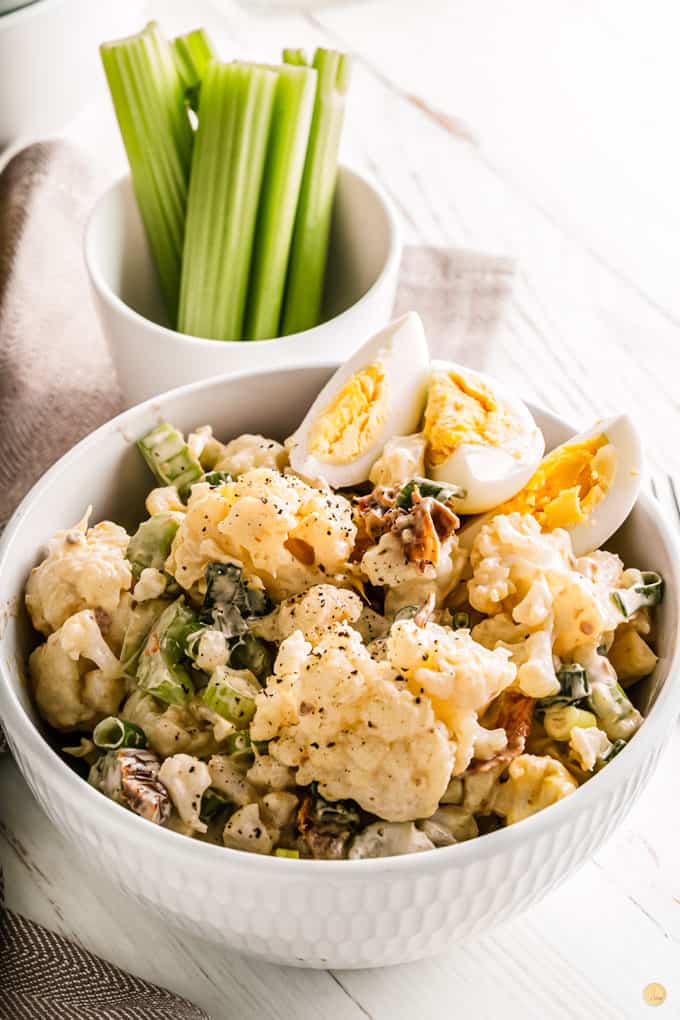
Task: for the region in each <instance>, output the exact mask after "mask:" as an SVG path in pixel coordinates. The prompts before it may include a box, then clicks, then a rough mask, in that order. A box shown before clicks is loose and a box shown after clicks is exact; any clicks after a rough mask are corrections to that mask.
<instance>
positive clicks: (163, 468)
mask: <svg viewBox="0 0 680 1020" xmlns="http://www.w3.org/2000/svg"><path fill="white" fill-rule="evenodd" d="M137 447H138V449H139V452H140V453H141V455H142V457H143V458H144V460H145V461H146V463H147V465H148V466H149V468H150V469H151V472H152V474H153V475H154V477H155V478H156V480H157V481H159V482H160V483H161V485H175V486H176V487H177V491H178V492H179V493H180V495H181V494H183V493H186V492H187V491H188V490H189V489H190V488H191V486H192V485H193V484H194V482H197V481H199V479H200V478H201V477H202V475H203V468H202V467H201V465H200V463H199V462H198V460H197V459H196V458H195V457H194V456H193V455H192V453H191V451H190V450H189V447H188V446H187V444H186V442H185V441H184V436H183V435H182V433H181V432H179V431H178V430H177V429H176V428H175V427H174V425H170V424H169V423H168V422H161V424H160V425H156V427H155V428H153V429H150V430H149V432H146V433H145V434H144V435H143V436H142V437H141V439H138V440H137Z"/></svg>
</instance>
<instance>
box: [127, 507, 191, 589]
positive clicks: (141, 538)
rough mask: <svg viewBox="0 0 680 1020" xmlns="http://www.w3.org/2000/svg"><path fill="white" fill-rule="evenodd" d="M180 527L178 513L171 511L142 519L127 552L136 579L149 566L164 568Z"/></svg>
mask: <svg viewBox="0 0 680 1020" xmlns="http://www.w3.org/2000/svg"><path fill="white" fill-rule="evenodd" d="M178 527H179V521H178V520H177V514H173V513H169V512H166V513H160V514H153V515H152V516H151V517H149V518H148V520H146V521H142V523H141V524H140V525H139V527H138V528H137V530H136V532H135V533H134V535H133V536H132V538H131V539H130V543H129V545H128V547H127V552H126V554H125V555H126V558H127V560H128V561H129V563H130V565H131V567H132V574H133V577H134V578H135V580H137V579H138V578H139V575H140V574H141V572H142V571H143V570H146V569H147V568H148V567H153V568H155V569H156V570H163V567H164V566H165V561H166V560H167V558H168V556H169V555H170V546H171V545H172V540H173V538H174V537H175V532H176V531H177V529H178Z"/></svg>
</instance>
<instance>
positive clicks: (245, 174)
mask: <svg viewBox="0 0 680 1020" xmlns="http://www.w3.org/2000/svg"><path fill="white" fill-rule="evenodd" d="M276 83H277V75H276V74H275V73H274V72H273V71H271V70H268V69H266V68H263V67H256V66H254V65H252V64H243V63H238V62H234V63H231V64H224V63H222V62H221V61H218V60H211V61H210V63H209V64H208V68H207V70H206V73H205V78H204V79H203V84H202V86H201V116H200V119H199V125H198V130H197V132H196V145H195V150H194V157H193V162H192V168H191V183H190V187H189V198H188V203H187V219H186V236H185V243H184V254H183V260H182V280H181V287H180V302H179V319H178V322H179V329H180V330H181V331H182V332H184V333H192V334H193V335H194V336H200V337H209V338H213V339H215V340H240V339H241V338H242V336H243V322H244V316H245V307H246V297H247V287H248V274H249V272H250V265H251V256H252V251H253V242H254V238H255V224H256V217H257V208H258V202H259V198H260V187H261V183H262V176H263V173H264V166H265V157H266V152H267V141H268V138H269V128H270V123H271V116H272V109H273V105H274V93H275V90H276Z"/></svg>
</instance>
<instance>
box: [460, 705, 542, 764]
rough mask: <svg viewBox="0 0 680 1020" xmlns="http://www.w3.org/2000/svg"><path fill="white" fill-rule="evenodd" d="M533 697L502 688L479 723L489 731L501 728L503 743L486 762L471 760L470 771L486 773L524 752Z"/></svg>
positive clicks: (532, 710) (532, 709)
mask: <svg viewBox="0 0 680 1020" xmlns="http://www.w3.org/2000/svg"><path fill="white" fill-rule="evenodd" d="M535 704H536V701H535V699H534V698H528V697H527V696H526V694H522V693H521V691H515V690H505V691H503V692H502V693H501V694H499V696H498V697H497V698H496V700H495V701H494V702H493V704H492V705H491V706H490V707H489V708H488V709H487V711H486V713H485V714H484V717H483V719H482V725H483V726H485V727H486V728H487V729H489V730H495V729H504V730H505V735H506V737H507V740H508V743H507V746H506V747H505V748H504V749H503V750H502V751H499V752H498V754H496V755H494V757H493V758H490V759H489V760H488V761H477V760H475V761H473V762H472V764H471V765H470V768H469V771H470V772H489V771H491V769H493V768H495V767H496V765H499V764H507V763H508V762H511V761H512V760H513V758H517V756H518V755H520V754H522V753H523V752H524V747H525V745H526V742H527V737H528V736H529V733H530V732H531V726H532V723H533V721H534V705H535Z"/></svg>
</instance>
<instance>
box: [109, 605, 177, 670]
mask: <svg viewBox="0 0 680 1020" xmlns="http://www.w3.org/2000/svg"><path fill="white" fill-rule="evenodd" d="M167 607H168V603H167V601H165V599H147V601H146V602H139V603H138V604H137V605H136V606H135V608H134V609H133V610H132V613H131V615H130V620H129V622H128V625H127V627H126V628H125V635H124V637H123V647H122V649H121V653H120V661H121V664H122V666H123V672H124V673H125V675H126V676H134V674H135V671H136V669H137V662H138V660H139V656H140V655H141V652H142V648H143V647H144V645H145V644H146V641H147V638H148V637H149V633H150V631H151V628H152V627H153V625H154V623H155V622H156V620H157V619H158V617H159V616H160V615H161V613H162V612H163V611H164V610H165V609H167Z"/></svg>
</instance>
